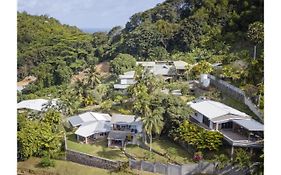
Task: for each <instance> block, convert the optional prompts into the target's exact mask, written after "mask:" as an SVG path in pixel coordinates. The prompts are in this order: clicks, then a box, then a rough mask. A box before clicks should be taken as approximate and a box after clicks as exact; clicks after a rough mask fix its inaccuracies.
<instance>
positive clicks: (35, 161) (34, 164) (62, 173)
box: [17, 157, 153, 175]
mask: <svg viewBox="0 0 281 175" xmlns="http://www.w3.org/2000/svg"><path fill="white" fill-rule="evenodd" d="M39 163H40V158H35V157H32V158H29V159H28V160H26V161H24V162H18V163H17V167H18V174H20V173H22V174H24V175H34V174H36V175H77V174H81V175H93V174H97V175H109V174H112V175H117V174H121V175H130V174H142V175H152V174H153V173H149V172H145V171H139V170H131V171H130V172H131V173H129V172H128V173H123V172H119V173H110V171H108V170H105V169H101V168H95V167H90V166H85V165H80V164H77V163H74V162H70V161H63V160H55V167H49V168H42V167H40V165H39Z"/></svg>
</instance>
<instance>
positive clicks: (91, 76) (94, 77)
mask: <svg viewBox="0 0 281 175" xmlns="http://www.w3.org/2000/svg"><path fill="white" fill-rule="evenodd" d="M99 75H100V74H99V73H98V72H97V70H96V67H95V66H93V65H91V66H90V67H89V69H88V71H87V76H88V78H87V80H86V81H87V85H89V86H90V87H91V88H95V87H96V86H97V85H98V84H100V83H101V80H100V79H99Z"/></svg>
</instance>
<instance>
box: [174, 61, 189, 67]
mask: <svg viewBox="0 0 281 175" xmlns="http://www.w3.org/2000/svg"><path fill="white" fill-rule="evenodd" d="M174 65H175V67H176V69H185V66H186V65H187V63H186V62H184V61H181V60H180V61H174Z"/></svg>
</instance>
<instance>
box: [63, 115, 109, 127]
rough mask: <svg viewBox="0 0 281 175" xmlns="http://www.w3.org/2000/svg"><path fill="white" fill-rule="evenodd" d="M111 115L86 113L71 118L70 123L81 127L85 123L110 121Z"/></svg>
mask: <svg viewBox="0 0 281 175" xmlns="http://www.w3.org/2000/svg"><path fill="white" fill-rule="evenodd" d="M110 120H111V117H110V115H109V114H105V113H98V112H85V113H82V114H79V115H76V116H72V117H69V119H68V121H69V122H70V123H71V124H72V126H79V125H82V124H83V123H89V122H96V121H110Z"/></svg>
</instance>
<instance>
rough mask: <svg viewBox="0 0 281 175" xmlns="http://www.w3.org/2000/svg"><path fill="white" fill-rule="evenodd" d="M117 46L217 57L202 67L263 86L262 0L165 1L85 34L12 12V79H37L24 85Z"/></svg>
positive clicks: (156, 55) (107, 56) (160, 56)
mask: <svg viewBox="0 0 281 175" xmlns="http://www.w3.org/2000/svg"><path fill="white" fill-rule="evenodd" d="M254 49H256V54H255V53H254ZM120 53H123V54H128V55H132V56H133V57H134V58H135V59H136V60H139V61H149V60H183V61H186V62H188V63H191V64H194V63H196V62H200V63H203V65H204V61H206V62H209V63H222V67H221V68H218V69H215V70H212V71H211V72H210V73H211V74H214V75H216V76H218V77H220V78H222V79H224V80H226V81H229V82H231V83H232V84H234V85H236V86H238V87H240V88H243V89H245V90H246V91H249V92H250V93H251V92H252V91H254V92H256V91H258V90H259V91H263V71H264V69H263V58H264V56H263V0H255V1H252V0H243V1H242V0H220V1H219V0H204V1H203V0H202V1H201V0H199V1H198V0H196V1H195V0H167V1H165V2H164V3H161V4H158V5H157V6H156V7H154V8H152V9H149V10H147V11H145V12H141V13H136V14H134V15H133V16H132V17H131V18H130V20H129V21H128V22H127V24H126V27H125V28H122V27H120V26H116V27H114V28H112V29H111V30H110V31H109V32H108V33H106V32H96V33H93V34H92V35H90V34H86V33H83V32H81V31H80V30H79V29H77V28H76V27H71V26H67V25H62V24H60V23H59V21H57V20H56V19H54V18H52V17H48V16H32V15H28V14H26V13H18V79H23V78H24V77H26V76H30V75H34V74H36V77H37V78H38V79H37V81H36V83H35V85H34V86H33V87H32V88H31V89H32V90H31V91H30V92H35V91H37V90H39V89H42V88H47V87H50V86H58V85H63V84H68V83H69V82H70V79H71V77H72V76H73V75H74V74H78V73H79V72H81V71H83V70H85V69H86V68H88V67H89V65H95V64H97V63H99V62H103V61H110V60H113V59H114V58H116V57H117V55H118V54H120ZM254 55H256V56H255V58H254ZM241 65H242V66H241ZM197 72H198V70H197ZM260 93H263V92H260Z"/></svg>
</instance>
